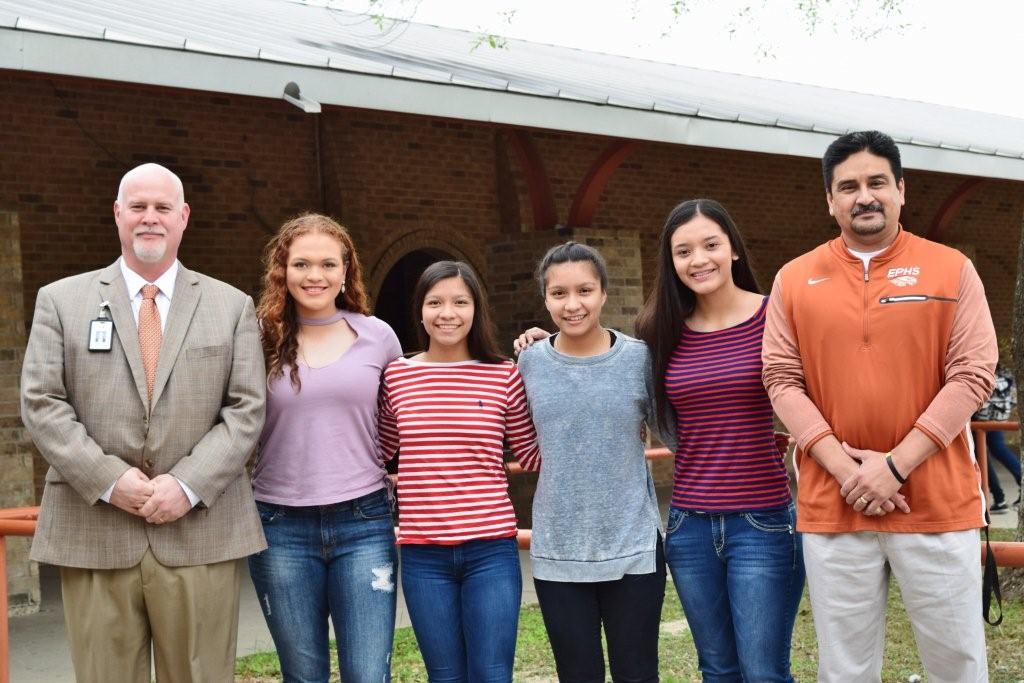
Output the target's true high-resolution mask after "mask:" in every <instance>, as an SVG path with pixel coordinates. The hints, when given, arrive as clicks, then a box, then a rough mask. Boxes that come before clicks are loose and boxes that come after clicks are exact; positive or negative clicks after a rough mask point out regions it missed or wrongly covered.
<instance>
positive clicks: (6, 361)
mask: <svg viewBox="0 0 1024 683" xmlns="http://www.w3.org/2000/svg"><path fill="white" fill-rule="evenodd" d="M19 232H20V231H19V226H18V217H17V214H15V213H11V212H3V211H0V507H27V506H30V505H34V504H35V498H34V493H33V487H32V454H33V451H34V448H33V446H32V442H31V441H30V440H29V438H28V436H27V435H26V433H25V429H24V427H23V426H22V424H21V417H20V413H19V407H18V404H19V398H18V386H19V377H20V375H21V363H22V360H23V358H24V355H25V324H24V322H23V317H22V315H23V314H22V311H23V308H22V289H23V287H24V285H23V283H22V278H21V245H20V238H19ZM29 542H30V539H27V538H17V537H11V538H8V539H7V594H8V595H9V596H10V606H11V608H12V609H16V610H21V611H23V610H24V609H26V607H27V608H30V609H34V608H37V607H38V605H39V571H38V567H36V566H35V564H34V563H32V562H30V561H29V559H28V551H29ZM3 618H6V615H0V619H3Z"/></svg>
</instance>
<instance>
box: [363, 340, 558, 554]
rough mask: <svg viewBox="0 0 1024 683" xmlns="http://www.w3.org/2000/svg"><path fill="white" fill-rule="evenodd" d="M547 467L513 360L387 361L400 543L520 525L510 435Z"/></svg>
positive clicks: (387, 452)
mask: <svg viewBox="0 0 1024 683" xmlns="http://www.w3.org/2000/svg"><path fill="white" fill-rule="evenodd" d="M505 438H507V439H508V443H509V447H510V448H511V449H512V453H513V455H514V456H515V457H516V459H517V460H518V461H519V463H520V464H521V465H522V466H523V468H524V469H529V470H536V469H539V468H540V451H539V448H538V446H537V435H536V432H534V429H533V422H532V421H531V420H530V413H529V411H528V410H527V406H526V389H525V388H524V386H523V380H522V377H520V375H519V370H518V369H517V368H516V366H515V364H514V363H512V362H511V361H505V362H502V363H482V362H480V361H475V360H474V361H463V362H457V363H427V362H422V361H414V360H409V359H406V358H398V359H397V360H394V361H392V362H391V364H390V365H388V367H387V368H386V369H385V370H384V382H383V388H382V391H381V408H380V444H381V451H382V455H383V457H384V458H386V459H388V458H391V457H392V456H393V455H394V454H395V450H396V449H398V447H399V446H401V449H402V456H401V458H399V461H398V509H399V512H398V515H399V516H398V543H399V544H403V543H434V544H439V545H455V544H458V543H464V542H466V541H472V540H478V539H488V538H509V537H512V536H515V535H516V515H515V511H514V510H513V509H512V501H511V500H509V497H508V480H507V479H506V477H505V467H504V464H503V462H502V441H503V439H505Z"/></svg>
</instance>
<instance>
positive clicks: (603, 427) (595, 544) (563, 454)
mask: <svg viewBox="0 0 1024 683" xmlns="http://www.w3.org/2000/svg"><path fill="white" fill-rule="evenodd" d="M613 334H615V336H616V340H615V344H613V345H612V347H611V349H609V350H608V351H607V352H606V353H603V354H600V355H598V356H590V357H586V358H577V357H575V356H566V355H564V354H561V353H559V352H558V351H556V350H555V348H554V347H553V346H552V345H551V343H550V342H549V341H548V340H544V341H542V342H538V343H536V344H534V345H533V346H531V347H530V348H528V349H527V350H526V351H524V352H523V353H522V354H521V355H520V357H519V372H520V373H521V374H522V376H523V381H524V382H525V383H526V396H527V399H528V401H529V404H530V413H531V414H532V415H533V423H534V425H535V426H536V428H537V436H538V438H539V440H540V453H541V466H540V481H539V482H538V484H537V491H536V493H535V494H534V497H533V540H532V542H531V548H530V558H531V561H532V563H533V575H534V576H535V577H536V578H538V579H541V580H544V581H576V582H593V581H613V580H616V579H620V578H622V577H623V576H624V575H626V574H649V573H651V572H653V571H654V564H655V549H656V547H657V544H658V543H659V542H660V537H661V536H660V532H661V528H662V527H661V515H660V514H659V512H658V501H657V498H656V497H655V494H654V480H653V479H652V477H651V472H650V469H649V468H648V466H647V461H646V459H645V458H644V442H643V441H641V440H640V428H641V425H642V424H643V423H644V422H646V423H647V424H648V425H651V426H653V423H654V419H653V415H654V408H653V405H654V389H653V386H652V385H651V360H650V355H649V354H648V352H647V346H646V344H644V343H643V342H642V341H639V340H637V339H633V338H632V337H627V336H626V335H624V334H622V333H620V332H613Z"/></svg>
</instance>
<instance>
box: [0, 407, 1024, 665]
mask: <svg viewBox="0 0 1024 683" xmlns="http://www.w3.org/2000/svg"><path fill="white" fill-rule="evenodd" d="M971 429H972V431H973V433H974V443H975V452H976V454H977V458H978V463H979V465H980V467H981V476H982V482H983V484H984V487H985V493H986V494H987V493H988V468H987V467H986V458H987V455H988V451H987V449H986V448H985V432H987V431H994V430H1000V431H1006V432H1012V431H1017V429H1018V424H1017V423H1016V422H972V423H971ZM670 457H672V453H671V452H670V451H669V450H668V449H667V448H649V449H647V459H648V460H657V459H659V458H670ZM507 467H508V473H509V474H521V473H522V472H523V468H522V467H520V466H519V463H514V462H512V463H508V465H507ZM38 517H39V508H37V507H27V508H11V509H7V510H0V683H10V640H9V634H8V630H7V628H8V625H7V609H8V605H7V536H32V535H33V534H34V533H35V530H36V519H38ZM531 538H532V531H531V530H530V529H520V530H519V535H518V537H517V539H516V540H517V541H518V543H519V547H520V548H522V549H524V550H526V549H529V547H530V540H531ZM992 553H993V554H994V555H995V557H996V564H998V565H999V566H1001V567H1024V543H1009V542H994V543H992ZM981 559H982V561H984V559H985V547H984V546H982V548H981Z"/></svg>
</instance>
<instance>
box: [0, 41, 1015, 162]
mask: <svg viewBox="0 0 1024 683" xmlns="http://www.w3.org/2000/svg"><path fill="white" fill-rule="evenodd" d="M69 55H73V58H69ZM0 68H2V69H12V70H22V71H31V72H38V73H46V74H57V75H62V76H78V77H83V78H96V79H103V80H110V81H122V82H126V83H139V84H146V85H154V86H164V87H171V88H187V89H193V90H203V91H209V92H218V93H230V94H233V95H246V96H251V97H266V98H273V99H282V95H283V92H284V88H285V86H286V85H287V84H288V83H289V82H295V83H298V84H299V86H300V87H301V89H302V94H303V95H304V96H305V97H308V98H310V99H311V100H314V101H316V102H320V103H321V104H327V105H338V106H344V107H358V108H363V109H376V110H382V111H390V112H401V113H407V114H419V115H423V116H436V117H445V118H454V119H464V120H468V121H480V122H487V123H496V124H502V125H509V126H526V127H531V128H542V129H549V130H559V131H569V132H575V133H587V134H591V135H602V136H609V137H616V138H627V139H635V140H647V141H652V142H665V143H670V144H680V145H694V146H698V147H711V148H717V149H730V150H739V151H746V152H760V153H764V154H783V155H790V156H798V157H807V158H813V159H820V158H821V154H822V152H823V151H824V149H825V148H826V147H827V146H828V144H829V142H831V141H832V140H833V139H834V138H835V135H836V132H833V131H828V132H825V131H822V132H815V131H807V130H797V129H786V128H782V127H779V126H763V125H756V124H750V123H742V122H736V121H719V120H714V119H710V118H700V117H696V116H687V115H681V114H672V113H665V112H658V111H644V110H638V109H634V108H627V107H618V106H614V105H607V104H594V103H591V102H583V101H571V100H565V99H554V98H546V97H539V96H536V95H523V94H518V93H514V92H504V91H494V90H484V89H478V88H472V87H466V86H460V85H454V84H452V83H449V82H427V81H422V80H415V81H414V80H408V79H404V78H398V77H395V76H389V75H370V74H361V73H353V72H350V71H343V70H340V69H332V68H324V67H321V66H302V65H296V64H292V63H283V62H279V61H274V60H273V59H270V58H258V59H254V58H250V57H229V56H224V55H219V54H207V53H203V52H199V51H196V50H195V49H192V50H181V49H171V48H162V47H153V46H149V45H137V44H130V43H124V42H116V41H114V40H99V39H95V38H80V37H76V36H68V35H58V34H50V33H44V32H36V31H28V30H24V29H9V28H0ZM900 151H901V154H902V157H903V165H904V167H905V168H909V169H918V170H925V171H937V172H942V173H955V174H962V175H970V176H979V177H985V178H1001V179H1006V180H1016V181H1024V159H1020V158H1014V157H1000V156H998V155H991V154H978V153H975V152H969V151H959V150H952V149H947V148H942V147H935V146H927V145H924V144H921V145H918V144H914V143H910V144H905V143H904V144H900Z"/></svg>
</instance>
